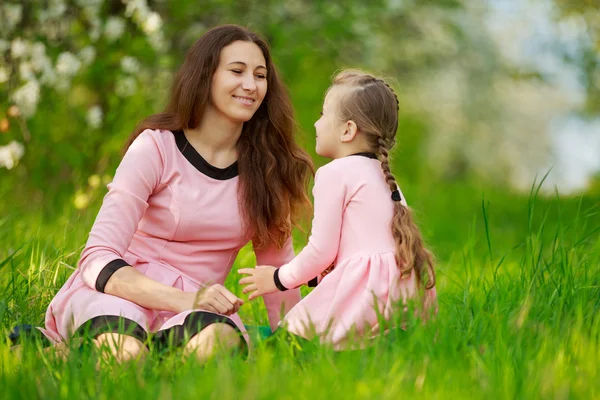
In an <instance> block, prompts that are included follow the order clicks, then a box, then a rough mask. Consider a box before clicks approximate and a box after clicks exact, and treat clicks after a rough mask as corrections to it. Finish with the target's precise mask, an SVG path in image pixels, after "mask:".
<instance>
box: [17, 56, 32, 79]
mask: <svg viewBox="0 0 600 400" xmlns="http://www.w3.org/2000/svg"><path fill="white" fill-rule="evenodd" d="M19 76H20V77H21V80H23V81H30V80H32V79H35V74H34V72H33V67H32V65H31V63H29V62H27V61H23V62H21V64H19Z"/></svg>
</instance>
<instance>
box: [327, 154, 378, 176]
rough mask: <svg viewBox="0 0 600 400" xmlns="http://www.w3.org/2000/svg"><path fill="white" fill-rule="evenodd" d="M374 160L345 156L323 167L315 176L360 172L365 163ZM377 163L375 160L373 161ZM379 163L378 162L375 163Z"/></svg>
mask: <svg viewBox="0 0 600 400" xmlns="http://www.w3.org/2000/svg"><path fill="white" fill-rule="evenodd" d="M373 161H374V160H372V159H370V158H367V157H361V156H347V157H342V158H337V159H335V160H332V161H330V162H328V163H327V164H325V165H323V166H322V167H321V168H319V169H318V170H317V174H321V175H324V174H341V175H348V172H349V171H353V170H355V171H360V170H362V169H364V168H365V163H367V164H369V163H372V162H373ZM375 161H377V160H375ZM377 162H379V161H377Z"/></svg>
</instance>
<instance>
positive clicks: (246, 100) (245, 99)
mask: <svg viewBox="0 0 600 400" xmlns="http://www.w3.org/2000/svg"><path fill="white" fill-rule="evenodd" d="M233 98H234V99H236V100H237V101H239V102H240V103H242V104H244V105H247V106H249V105H252V104H254V102H255V101H256V100H254V99H252V98H250V97H241V96H233Z"/></svg>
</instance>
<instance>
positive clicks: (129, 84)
mask: <svg viewBox="0 0 600 400" xmlns="http://www.w3.org/2000/svg"><path fill="white" fill-rule="evenodd" d="M136 90H137V82H136V80H135V79H134V78H133V77H131V76H126V77H122V78H121V79H119V80H118V81H117V86H116V88H115V92H116V93H117V96H119V97H129V96H131V95H132V94H134V93H135V91H136Z"/></svg>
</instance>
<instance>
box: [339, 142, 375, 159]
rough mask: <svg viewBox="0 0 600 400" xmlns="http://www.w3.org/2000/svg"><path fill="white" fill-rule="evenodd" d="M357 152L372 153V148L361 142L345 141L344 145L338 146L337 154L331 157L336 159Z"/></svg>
mask: <svg viewBox="0 0 600 400" xmlns="http://www.w3.org/2000/svg"><path fill="white" fill-rule="evenodd" d="M357 153H374V151H373V149H371V148H369V146H367V145H365V144H363V143H361V144H358V143H353V142H350V143H346V145H344V146H340V148H339V149H338V151H337V154H336V155H335V157H333V159H334V160H335V159H338V158H344V157H348V156H351V155H352V154H357Z"/></svg>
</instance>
